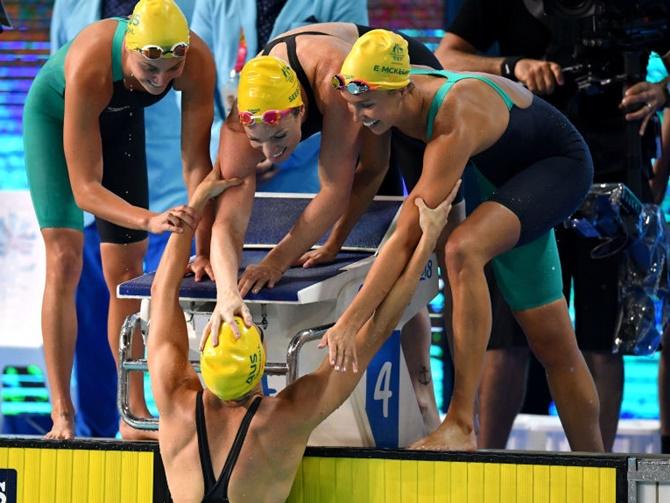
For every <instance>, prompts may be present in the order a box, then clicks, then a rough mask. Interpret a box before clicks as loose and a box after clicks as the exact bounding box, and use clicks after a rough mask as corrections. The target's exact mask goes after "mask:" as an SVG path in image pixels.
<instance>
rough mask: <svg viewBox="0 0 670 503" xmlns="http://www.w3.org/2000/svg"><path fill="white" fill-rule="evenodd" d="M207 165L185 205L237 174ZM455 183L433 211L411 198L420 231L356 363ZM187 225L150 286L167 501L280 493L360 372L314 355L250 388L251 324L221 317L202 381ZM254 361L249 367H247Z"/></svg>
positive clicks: (387, 324)
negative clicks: (282, 376)
mask: <svg viewBox="0 0 670 503" xmlns="http://www.w3.org/2000/svg"><path fill="white" fill-rule="evenodd" d="M219 173H220V171H219V170H217V169H215V170H213V171H212V173H211V174H210V175H208V177H207V178H206V179H205V180H204V181H203V182H202V183H201V184H200V185H199V186H198V188H197V189H196V190H195V192H194V193H193V195H192V196H191V198H190V201H189V207H190V208H191V209H192V210H193V211H194V212H195V213H196V214H197V215H199V214H201V213H202V211H203V209H204V208H205V207H206V205H207V201H208V200H210V199H211V198H212V197H216V196H217V195H218V194H219V193H221V192H222V191H224V190H225V189H226V188H228V187H229V186H232V185H235V184H238V183H239V180H220V179H219ZM458 185H459V184H458V183H457V184H456V187H455V188H454V189H453V190H452V191H451V193H450V194H449V195H448V197H447V198H446V199H445V200H444V201H443V202H442V203H441V204H439V205H438V206H437V207H436V208H435V209H430V208H428V207H427V206H426V205H425V204H424V203H423V201H422V200H420V199H417V201H416V207H417V208H418V211H419V214H420V220H419V224H420V227H421V232H422V235H421V238H420V239H419V241H418V244H417V246H416V248H415V249H414V252H413V253H412V256H411V257H410V259H409V261H408V263H407V267H406V268H405V270H404V271H403V273H402V274H401V275H399V277H398V278H397V279H396V281H395V282H394V284H393V285H392V287H391V288H390V289H389V292H388V294H387V295H386V296H385V298H384V300H383V302H382V303H381V305H380V306H379V308H378V309H377V310H376V312H375V313H374V315H373V316H372V317H371V318H370V319H369V320H368V322H367V323H366V324H365V325H364V326H363V327H362V328H361V330H359V332H358V333H357V334H356V338H355V344H356V350H357V352H358V361H359V364H360V366H361V369H365V367H366V366H367V365H368V363H369V362H370V360H371V359H372V357H373V355H374V354H375V353H376V352H377V350H378V349H379V348H380V347H381V346H382V344H383V343H384V341H385V340H386V338H387V336H388V335H389V334H390V333H391V331H392V329H393V327H395V326H396V324H397V323H398V320H399V318H400V316H401V314H402V312H403V310H404V308H405V306H406V305H407V304H408V302H409V301H410V298H411V296H412V294H413V292H414V290H415V289H416V285H417V283H418V281H419V277H420V276H421V273H422V271H423V269H424V266H425V264H426V262H427V260H428V258H429V257H430V255H431V253H432V252H433V249H434V248H435V243H436V241H437V238H438V236H439V234H440V232H441V231H442V229H443V227H444V225H445V224H446V222H447V216H448V214H449V211H450V209H451V203H452V201H453V199H454V197H455V195H456V192H457V190H458ZM192 236H193V230H192V229H191V228H190V227H187V228H185V229H184V232H183V233H181V234H172V235H171V236H170V240H169V241H168V245H167V248H166V249H165V253H164V255H163V257H162V260H161V263H160V266H159V267H158V271H157V273H156V277H155V279H154V282H153V286H152V289H151V290H152V291H151V298H152V302H151V328H150V332H149V340H148V361H149V373H150V376H151V386H152V390H153V393H154V397H155V398H156V405H157V407H158V411H159V415H160V426H159V443H160V451H161V457H162V460H163V463H164V465H165V472H166V474H167V480H168V485H169V488H170V491H171V493H172V497H173V498H174V500H175V501H178V502H182V501H203V502H207V501H230V502H248V501H266V502H267V501H277V502H280V501H285V500H286V497H287V496H288V494H289V491H290V490H291V485H292V483H293V479H294V477H295V474H296V471H297V468H298V465H299V463H300V461H301V460H302V457H303V454H304V452H305V446H306V445H307V440H308V438H309V436H310V434H311V432H312V430H313V429H314V428H315V427H316V426H317V425H318V424H319V423H320V422H321V421H322V420H323V419H325V418H326V417H327V416H328V415H329V414H330V413H331V412H333V411H334V410H335V409H336V408H337V407H339V406H340V405H341V404H342V403H343V402H344V400H345V399H346V398H347V397H348V396H349V395H350V394H351V392H352V391H353V390H354V388H355V387H356V385H357V384H358V381H359V379H360V378H361V375H362V372H359V373H356V374H354V373H341V372H335V371H334V370H333V369H332V368H331V366H330V365H329V363H328V361H327V360H324V361H323V362H322V363H321V365H320V366H319V368H318V369H316V370H315V371H314V372H312V373H311V374H308V375H305V376H303V377H301V378H300V379H298V380H297V381H296V382H294V383H293V384H291V385H289V386H287V387H286V388H285V389H284V390H282V391H281V392H280V393H279V394H278V395H277V396H275V397H264V396H263V392H262V389H261V386H260V379H261V376H262V364H264V361H265V356H264V351H263V346H262V342H261V337H260V333H259V331H258V329H257V328H256V327H254V326H251V327H248V328H247V327H245V326H244V323H243V322H242V320H241V319H240V318H236V319H235V323H236V324H237V329H238V331H239V332H240V337H239V339H237V338H236V337H235V336H234V335H233V331H232V329H231V327H230V326H229V325H228V324H223V325H222V327H223V328H222V329H220V330H219V332H218V333H217V334H213V335H212V336H211V338H212V339H213V338H214V335H217V340H207V341H206V343H205V345H204V351H203V353H202V355H201V368H202V369H203V378H204V381H205V387H204V389H203V387H202V386H201V384H200V380H199V379H198V376H197V374H196V373H195V371H194V370H193V368H192V367H191V365H190V363H189V359H188V338H187V334H186V322H185V321H184V315H183V312H182V310H181V308H180V306H179V285H180V284H181V281H182V277H183V271H184V268H185V267H186V264H187V262H188V258H189V253H190V248H191V239H192ZM256 364H258V367H256Z"/></svg>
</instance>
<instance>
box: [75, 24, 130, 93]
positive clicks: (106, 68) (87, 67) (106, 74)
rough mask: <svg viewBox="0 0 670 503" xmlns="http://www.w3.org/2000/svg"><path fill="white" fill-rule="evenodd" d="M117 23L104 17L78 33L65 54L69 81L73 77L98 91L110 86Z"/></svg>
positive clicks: (79, 83) (77, 81)
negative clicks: (113, 43) (113, 42)
mask: <svg viewBox="0 0 670 503" xmlns="http://www.w3.org/2000/svg"><path fill="white" fill-rule="evenodd" d="M117 26H118V21H115V20H113V19H105V20H102V21H98V22H96V23H93V24H90V25H89V26H87V27H86V28H84V29H83V30H82V31H81V32H80V33H79V34H78V35H77V36H76V37H75V39H74V40H73V41H72V45H71V46H70V49H69V50H68V53H67V56H66V58H65V78H66V81H67V82H69V83H72V82H73V81H74V82H76V83H77V84H78V85H81V86H85V87H86V88H87V89H91V90H94V91H97V92H98V93H99V92H100V89H103V88H105V86H107V87H109V86H111V82H112V41H113V39H114V32H115V31H116V27H117ZM73 79H76V80H73ZM109 91H110V92H111V88H110V89H109Z"/></svg>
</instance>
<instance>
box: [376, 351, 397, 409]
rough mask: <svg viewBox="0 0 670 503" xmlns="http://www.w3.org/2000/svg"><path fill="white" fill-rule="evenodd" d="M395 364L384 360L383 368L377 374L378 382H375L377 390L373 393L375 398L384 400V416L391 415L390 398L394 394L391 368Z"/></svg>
mask: <svg viewBox="0 0 670 503" xmlns="http://www.w3.org/2000/svg"><path fill="white" fill-rule="evenodd" d="M392 369H393V364H392V363H391V362H384V365H382V368H381V369H380V370H379V374H377V382H376V383H375V392H374V394H373V395H372V398H373V399H374V400H382V401H383V404H382V415H383V416H384V418H388V417H389V400H390V399H391V397H392V396H393V391H391V370H392Z"/></svg>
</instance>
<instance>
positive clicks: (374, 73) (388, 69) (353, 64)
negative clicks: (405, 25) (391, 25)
mask: <svg viewBox="0 0 670 503" xmlns="http://www.w3.org/2000/svg"><path fill="white" fill-rule="evenodd" d="M409 74H410V62H409V51H408V44H407V40H405V39H404V38H402V37H401V36H400V35H398V34H397V33H394V32H392V31H388V30H381V29H377V30H371V31H369V32H367V33H366V34H364V35H363V36H362V37H360V38H359V39H358V40H356V42H355V43H354V45H353V46H352V48H351V51H349V54H348V55H347V57H346V58H345V59H344V63H342V70H341V71H340V75H341V76H342V78H344V83H345V84H348V83H349V82H351V81H352V80H360V81H363V82H366V83H368V84H373V85H374V86H376V87H379V88H380V89H387V90H393V89H402V88H403V87H406V86H407V85H408V84H409V82H410V80H409Z"/></svg>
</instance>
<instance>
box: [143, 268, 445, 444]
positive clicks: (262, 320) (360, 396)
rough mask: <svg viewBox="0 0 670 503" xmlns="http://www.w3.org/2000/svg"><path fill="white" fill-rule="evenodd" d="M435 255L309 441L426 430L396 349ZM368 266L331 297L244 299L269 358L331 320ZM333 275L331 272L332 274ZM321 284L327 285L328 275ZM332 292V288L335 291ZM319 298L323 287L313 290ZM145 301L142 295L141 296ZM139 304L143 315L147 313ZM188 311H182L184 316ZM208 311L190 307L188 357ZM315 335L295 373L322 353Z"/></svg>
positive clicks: (401, 438) (379, 440) (420, 302)
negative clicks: (347, 393)
mask: <svg viewBox="0 0 670 503" xmlns="http://www.w3.org/2000/svg"><path fill="white" fill-rule="evenodd" d="M435 263H436V262H435V257H431V262H430V263H429V264H430V265H429V266H427V268H426V272H425V273H424V276H423V277H422V279H421V281H420V282H419V285H418V287H417V290H416V292H415V294H414V296H413V298H412V301H411V303H410V304H409V305H408V307H407V308H406V310H405V313H404V314H403V316H402V318H401V320H400V322H399V324H398V327H397V329H396V331H395V332H394V334H393V335H392V336H391V337H390V339H389V341H387V343H386V344H385V345H384V346H383V348H382V349H381V350H380V351H379V353H378V354H377V355H376V356H375V358H374V359H373V361H372V362H371V364H370V366H369V368H368V371H367V372H365V373H364V375H363V376H362V377H361V382H360V383H359V384H358V386H357V387H356V390H355V391H354V392H353V394H352V395H351V397H350V398H349V399H347V400H346V401H345V402H344V404H342V406H341V407H340V408H339V409H337V410H336V411H335V412H334V413H333V414H332V415H331V416H330V417H328V418H327V419H326V420H325V421H324V422H323V423H321V425H319V426H318V427H317V428H316V429H315V430H314V432H313V433H312V435H311V436H310V440H309V445H314V446H333V447H337V446H348V447H404V446H407V445H409V444H411V443H412V442H414V441H415V440H418V439H419V438H422V437H423V436H424V435H425V434H426V432H425V431H424V428H423V419H422V417H421V413H420V410H419V406H418V404H417V401H416V395H415V393H414V389H413V387H412V383H411V379H410V375H409V371H408V369H407V364H406V363H405V358H404V356H403V354H402V351H401V350H400V327H402V326H404V324H405V323H406V322H407V321H409V319H411V318H412V317H413V316H414V315H415V314H416V313H417V312H418V311H419V310H421V309H422V308H423V307H424V306H426V305H427V304H428V302H430V300H431V299H432V298H433V297H434V296H435V292H436V291H437V277H436V275H435V274H433V273H432V271H433V270H434V267H433V265H432V264H435ZM367 269H368V268H367V267H365V268H361V271H360V273H355V274H352V276H351V281H349V282H348V283H347V284H345V285H341V284H340V285H336V286H337V288H336V290H334V292H335V291H337V292H339V294H338V295H336V299H335V300H328V301H320V302H312V303H307V304H289V303H270V304H266V303H252V302H250V303H248V304H247V305H248V307H249V310H250V311H251V314H252V317H253V319H254V322H255V323H257V324H259V325H260V326H261V327H263V330H264V334H265V344H266V354H267V361H268V362H282V363H283V362H286V355H287V349H288V345H289V342H290V340H291V338H292V337H293V336H295V335H296V334H297V333H299V332H301V331H302V330H307V329H311V328H314V327H318V326H322V325H325V324H329V323H334V322H335V321H336V320H337V317H338V316H339V314H341V313H342V312H343V311H344V309H345V308H346V306H348V305H349V304H350V303H351V301H352V300H353V297H354V295H355V294H356V292H357V291H358V289H359V288H360V286H361V284H362V282H363V278H364V275H365V272H367ZM333 279H336V278H333ZM323 283H325V285H324V286H325V288H327V289H328V288H331V285H329V284H328V283H329V282H328V280H326V281H325V282H323ZM334 292H333V293H334ZM317 295H318V297H321V298H323V297H324V296H326V297H327V296H330V295H324V293H323V292H317ZM143 304H144V305H145V306H146V301H143ZM146 312H147V310H146V307H145V308H143V315H145V314H144V313H146ZM188 318H189V315H187V319H188ZM208 320H209V313H206V312H202V313H198V312H195V313H193V317H192V319H191V323H189V324H188V326H189V357H190V358H191V359H195V360H197V359H198V358H199V352H198V346H199V341H200V336H201V334H202V331H203V329H204V327H205V325H206V324H207V322H208ZM318 342H319V341H318V340H316V341H311V342H307V343H306V344H305V345H304V346H303V347H302V348H301V349H300V352H299V358H298V368H299V371H298V377H300V376H302V375H305V374H307V373H309V372H311V371H313V370H315V369H316V368H317V367H318V366H319V365H320V364H321V362H322V361H323V359H324V358H325V357H326V356H327V350H326V349H318V347H317V345H318ZM264 383H265V387H266V391H267V392H268V394H269V395H270V396H272V395H273V394H276V393H277V392H279V391H280V390H282V389H283V388H284V387H285V386H286V377H284V376H277V375H267V376H266V377H264Z"/></svg>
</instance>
